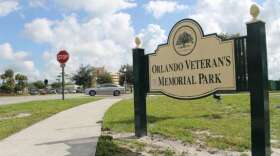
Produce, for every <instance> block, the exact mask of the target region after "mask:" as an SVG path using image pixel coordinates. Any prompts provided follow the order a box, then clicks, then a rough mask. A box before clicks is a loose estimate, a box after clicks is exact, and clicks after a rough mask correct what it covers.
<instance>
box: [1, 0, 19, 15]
mask: <svg viewBox="0 0 280 156" xmlns="http://www.w3.org/2000/svg"><path fill="white" fill-rule="evenodd" d="M18 5H19V3H18V1H17V0H0V16H6V15H8V14H10V13H11V12H13V11H15V10H17V9H18Z"/></svg>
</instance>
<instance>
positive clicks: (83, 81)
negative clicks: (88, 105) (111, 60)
mask: <svg viewBox="0 0 280 156" xmlns="http://www.w3.org/2000/svg"><path fill="white" fill-rule="evenodd" d="M93 78H94V67H91V66H90V65H87V66H83V65H81V66H80V68H79V69H78V71H77V73H76V74H74V75H73V77H72V80H73V81H74V82H75V84H76V85H80V86H83V89H85V88H88V87H91V85H92V80H93Z"/></svg>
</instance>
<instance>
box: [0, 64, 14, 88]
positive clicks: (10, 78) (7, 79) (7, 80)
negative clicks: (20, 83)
mask: <svg viewBox="0 0 280 156" xmlns="http://www.w3.org/2000/svg"><path fill="white" fill-rule="evenodd" d="M1 78H2V79H3V84H2V86H1V89H2V90H3V91H5V92H7V93H12V92H13V91H14V89H15V80H14V71H13V70H12V69H7V70H6V71H5V72H4V74H3V75H1Z"/></svg>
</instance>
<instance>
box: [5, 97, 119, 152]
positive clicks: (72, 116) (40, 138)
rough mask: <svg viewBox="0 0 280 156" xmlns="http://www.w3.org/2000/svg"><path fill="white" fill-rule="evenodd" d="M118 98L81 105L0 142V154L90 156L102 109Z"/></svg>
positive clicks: (99, 132)
mask: <svg viewBox="0 0 280 156" xmlns="http://www.w3.org/2000/svg"><path fill="white" fill-rule="evenodd" d="M120 100H121V98H106V99H103V100H99V101H96V102H92V103H89V104H85V105H81V106H78V107H75V108H72V109H69V110H66V111H63V112H61V113H58V114H56V115H54V116H52V117H50V118H48V119H45V120H43V121H41V122H39V123H37V124H35V125H33V126H31V127H29V128H27V129H24V130H22V131H20V132H19V133H16V134H14V135H12V136H10V137H8V138H6V139H4V140H3V141H1V142H0V156H94V155H95V149H96V143H97V141H98V137H99V136H100V134H101V124H99V123H97V122H98V121H100V120H102V117H103V115H104V113H105V111H106V110H107V109H108V108H109V107H110V106H111V105H112V104H114V103H116V102H118V101H120Z"/></svg>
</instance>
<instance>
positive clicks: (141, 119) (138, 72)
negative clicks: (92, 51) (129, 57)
mask: <svg viewBox="0 0 280 156" xmlns="http://www.w3.org/2000/svg"><path fill="white" fill-rule="evenodd" d="M137 41H138V42H139V40H137ZM133 75H134V122H135V135H136V136H137V137H142V136H146V135H147V113H146V97H147V92H148V85H149V84H148V56H147V55H145V53H144V49H141V48H139V47H137V48H135V49H133Z"/></svg>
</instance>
